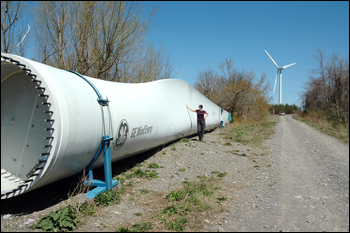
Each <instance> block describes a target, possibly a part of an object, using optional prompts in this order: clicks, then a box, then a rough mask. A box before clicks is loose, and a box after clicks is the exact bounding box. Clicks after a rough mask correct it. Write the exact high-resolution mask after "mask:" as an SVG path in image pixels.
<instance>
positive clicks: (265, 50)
mask: <svg viewBox="0 0 350 233" xmlns="http://www.w3.org/2000/svg"><path fill="white" fill-rule="evenodd" d="M265 52H266V53H267V55H268V56H269V57H270V58H271V60H272V61H273V63H274V64H275V66H276V67H277V69H278V68H279V67H278V65H277V63H276V62H275V60H273V59H272V57H271V56H270V54H269V53H268V52H267V51H266V50H265Z"/></svg>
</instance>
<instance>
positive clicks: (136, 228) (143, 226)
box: [116, 222, 153, 232]
mask: <svg viewBox="0 0 350 233" xmlns="http://www.w3.org/2000/svg"><path fill="white" fill-rule="evenodd" d="M152 229H153V227H152V224H151V223H150V222H140V223H135V224H134V225H132V229H129V228H128V227H125V226H121V227H119V228H118V229H117V230H116V232H145V231H148V230H152Z"/></svg>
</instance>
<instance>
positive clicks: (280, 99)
mask: <svg viewBox="0 0 350 233" xmlns="http://www.w3.org/2000/svg"><path fill="white" fill-rule="evenodd" d="M265 52H266V53H267V55H268V56H269V57H270V58H271V60H272V62H273V64H275V66H276V67H277V74H276V79H275V87H274V88H273V93H275V89H276V83H277V76H278V75H279V77H280V94H279V104H282V70H284V69H285V68H287V67H289V66H292V65H295V64H296V63H293V64H289V65H286V66H282V67H279V66H278V65H277V63H276V62H275V61H274V60H273V59H272V57H271V56H270V54H269V53H268V52H267V51H266V50H265Z"/></svg>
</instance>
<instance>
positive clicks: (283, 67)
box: [282, 63, 297, 69]
mask: <svg viewBox="0 0 350 233" xmlns="http://www.w3.org/2000/svg"><path fill="white" fill-rule="evenodd" d="M295 64H297V63H293V64H289V65H286V66H282V69H285V68H287V67H289V66H292V65H295Z"/></svg>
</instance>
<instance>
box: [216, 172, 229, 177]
mask: <svg viewBox="0 0 350 233" xmlns="http://www.w3.org/2000/svg"><path fill="white" fill-rule="evenodd" d="M226 175H227V172H220V173H218V174H217V176H218V177H224V176H226Z"/></svg>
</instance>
